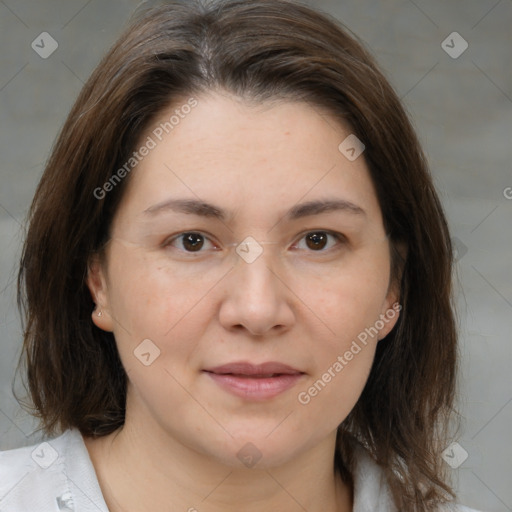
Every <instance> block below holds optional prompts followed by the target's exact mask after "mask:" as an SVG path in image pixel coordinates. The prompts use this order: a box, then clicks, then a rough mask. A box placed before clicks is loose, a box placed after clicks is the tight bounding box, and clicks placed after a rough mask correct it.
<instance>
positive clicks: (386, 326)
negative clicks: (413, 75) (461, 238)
mask: <svg viewBox="0 0 512 512" xmlns="http://www.w3.org/2000/svg"><path fill="white" fill-rule="evenodd" d="M451 265H452V247H451V244H450V237H449V232H448V229H447V224H446V220H445V216H444V214H443V210H442V207H441V205H440V202H439V199H438V197H437V195H436V192H435V190H434V188H433V185H432V180H431V177H430V174H429V171H428V168H427V164H426V162H425V159H424V157H423V154H422V152H421V149H420V147H419V144H418V141H417V138H416V136H415V134H414V131H413V129H412V128H411V125H410V123H409V121H408V119H407V117H406V115H405V113H404V110H403V108H402V106H401V105H400V102H399V100H398V98H397V96H396V94H395V93H394V91H393V90H392V88H391V87H390V85H389V84H388V82H387V81H386V79H385V78H384V77H383V75H382V74H381V72H380V71H379V70H378V68H377V66H376V64H375V62H374V61H373V59H372V58H371V57H370V56H369V55H368V53H367V52H366V51H365V50H364V49H363V47H362V46H361V45H360V44H359V43H358V42H357V41H356V40H355V39H354V37H352V36H350V35H348V34H347V32H346V31H345V30H344V29H343V28H341V27H340V26H339V24H336V23H335V22H334V21H333V20H330V19H328V18H326V17H325V16H323V15H321V14H319V13H317V12H315V11H313V10H311V9H310V8H307V7H305V6H303V5H300V4H297V3H292V2H290V1H287V0H257V1H251V2H245V1H242V0H231V1H225V2H221V3H218V2H217V3H212V4H210V5H207V6H202V5H200V4H199V3H187V4H186V5H183V4H181V3H168V4H167V5H165V6H162V7H158V8H152V9H148V10H147V11H145V12H144V13H142V14H140V15H139V17H138V18H137V19H135V20H134V22H133V23H132V25H131V26H130V27H129V28H128V29H127V30H126V31H125V32H124V34H123V35H122V36H121V37H120V39H119V40H118V42H117V43H116V44H115V45H114V47H113V48H112V49H111V50H110V51H109V53H108V54H107V55H106V57H105V58H104V59H103V61H102V62H101V63H100V64H99V66H98V68H97V69H96V70H95V71H94V73H93V75H92V76H91V78H90V79H89V81H88V82H87V84H86V85H85V87H84V89H83V91H82V92H81V94H80V96H79V98H78V99H77V101H76V103H75V105H74V107H73V109H72V110H71V112H70V114H69V117H68V119H67V121H66V123H65V125H64V127H63V129H62V132H61V134H60V136H59V138H58V140H57V143H56V145H55V148H54V150H53V152H52V155H51V158H50V160H49V162H48V165H47V167H46V170H45V172H44V175H43V177H42V179H41V182H40V184H39V187H38V189H37V192H36V195H35V198H34V201H33V205H32V208H31V211H30V216H29V229H28V233H27V239H26V243H25V246H24V251H23V255H22V260H21V267H20V274H19V283H18V284H19V294H20V295H19V301H20V304H21V305H22V306H23V307H24V312H25V315H26V325H25V339H24V361H25V364H26V372H27V373H26V374H27V379H28V385H29V389H30V392H31V400H32V402H33V409H34V413H35V414H37V415H38V416H39V418H40V419H41V425H42V428H43V430H44V432H45V434H46V435H47V436H48V439H49V441H48V442H45V443H42V444H40V445H38V446H32V447H29V448H21V449H17V450H12V451H8V452H4V453H2V454H1V456H0V475H1V479H0V481H1V483H0V496H2V497H3V498H2V502H0V503H1V504H2V509H3V508H5V509H6V510H10V511H22V510H23V511H24V510H57V509H60V510H102V511H106V510H109V511H111V512H117V511H121V510H133V511H135V510H137V511H145V510H183V511H186V510H188V511H189V512H192V511H199V512H203V511H211V512H217V511H231V510H244V511H263V510H265V511H267V510H278V511H299V510H300V511H304V510H307V511H308V512H316V511H320V510H322V511H338V512H340V511H342V512H348V511H354V512H363V511H376V510H378V511H394V510H400V511H407V512H409V511H425V512H427V511H441V510H458V511H467V510H469V509H467V508H465V507H462V506H458V507H457V506H456V505H454V497H455V496H454V494H453V491H452V489H451V487H450V485H449V483H448V481H447V478H446V475H445V469H446V467H445V463H444V462H443V460H442V458H441V453H442V451H443V450H444V449H445V448H446V446H448V444H449V443H450V441H451V438H449V437H448V429H447V426H448V421H449V419H450V417H451V416H450V415H451V413H452V407H453V402H454V392H455V391H454V388H455V370H456V333H455V326H454V319H453V312H452V309H451V305H450V297H451V281H450V279H451Z"/></svg>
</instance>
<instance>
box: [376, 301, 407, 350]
mask: <svg viewBox="0 0 512 512" xmlns="http://www.w3.org/2000/svg"><path fill="white" fill-rule="evenodd" d="M401 310H402V305H401V304H400V303H399V302H398V301H396V302H394V303H393V305H392V306H391V307H388V308H387V309H386V310H385V311H384V312H383V313H382V314H381V315H380V319H379V320H378V321H377V322H376V323H377V324H378V327H379V335H378V341H380V340H382V339H384V338H385V337H386V336H387V335H388V334H389V333H390V332H391V331H392V329H393V327H395V325H396V323H397V322H398V318H399V317H400V311H401ZM380 327H381V328H380Z"/></svg>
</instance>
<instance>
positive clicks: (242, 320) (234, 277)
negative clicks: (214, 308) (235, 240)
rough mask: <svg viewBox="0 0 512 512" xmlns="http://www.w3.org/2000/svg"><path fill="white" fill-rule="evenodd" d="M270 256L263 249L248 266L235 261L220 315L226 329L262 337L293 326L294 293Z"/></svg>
mask: <svg viewBox="0 0 512 512" xmlns="http://www.w3.org/2000/svg"><path fill="white" fill-rule="evenodd" d="M272 252H273V251H270V250H267V249H265V250H264V251H263V253H262V254H261V255H260V256H259V257H258V258H257V259H256V260H255V261H252V262H250V263H249V262H247V261H245V260H244V259H243V258H238V260H237V262H236V264H235V268H234V269H233V270H232V271H231V272H229V274H228V276H227V279H226V280H225V282H224V297H223V300H222V303H221V307H220V312H219V321H220V323H221V324H222V325H223V327H224V328H225V329H228V330H242V329H245V330H247V331H248V332H249V333H250V334H252V335H254V336H263V335H268V334H271V333H276V334H277V333H279V332H282V331H285V330H288V329H289V328H290V327H291V326H292V325H293V323H294V321H295V314H294V312H293V293H292V291H291V289H290V288H289V286H286V278H285V276H283V275H279V274H280V272H279V270H278V268H277V267H278V266H277V265H275V264H273V261H272V254H271V253H272ZM281 274H282V272H281Z"/></svg>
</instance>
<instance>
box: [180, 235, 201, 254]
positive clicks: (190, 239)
mask: <svg viewBox="0 0 512 512" xmlns="http://www.w3.org/2000/svg"><path fill="white" fill-rule="evenodd" d="M203 243H204V240H203V237H202V236H201V235H198V234H197V233H188V234H187V235H186V236H185V237H184V240H183V245H184V247H185V248H186V249H187V250H189V249H190V250H191V251H196V250H197V249H201V247H202V246H203Z"/></svg>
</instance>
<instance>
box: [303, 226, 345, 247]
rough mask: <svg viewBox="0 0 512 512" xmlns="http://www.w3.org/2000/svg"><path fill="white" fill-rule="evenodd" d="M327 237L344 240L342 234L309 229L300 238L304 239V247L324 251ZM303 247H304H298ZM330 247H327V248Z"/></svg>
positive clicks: (327, 241) (327, 240)
mask: <svg viewBox="0 0 512 512" xmlns="http://www.w3.org/2000/svg"><path fill="white" fill-rule="evenodd" d="M329 238H334V239H335V240H337V241H338V242H342V241H343V240H344V237H343V235H340V234H338V233H330V232H329V231H310V232H309V233H306V234H305V235H304V236H303V237H302V238H301V239H300V241H302V240H305V244H306V248H307V249H311V250H312V251H315V252H325V251H324V249H325V247H326V246H327V245H328V244H329ZM299 248H300V249H303V248H304V247H299ZM329 248H330V247H328V249H329Z"/></svg>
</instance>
